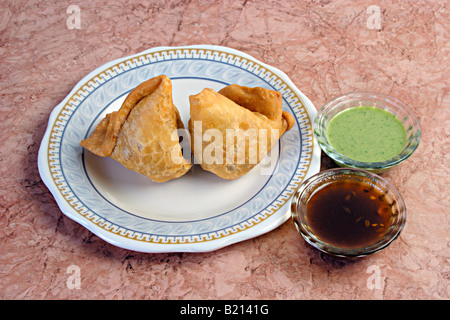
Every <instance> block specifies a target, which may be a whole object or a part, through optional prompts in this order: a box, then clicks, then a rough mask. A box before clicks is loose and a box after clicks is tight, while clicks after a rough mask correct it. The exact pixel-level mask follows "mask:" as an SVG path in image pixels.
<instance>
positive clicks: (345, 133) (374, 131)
mask: <svg viewBox="0 0 450 320" xmlns="http://www.w3.org/2000/svg"><path fill="white" fill-rule="evenodd" d="M326 134H327V138H328V141H329V143H330V145H331V146H332V147H333V148H334V149H335V150H336V151H337V152H339V153H340V154H342V155H344V156H346V157H347V158H350V159H353V160H357V161H361V162H380V161H386V160H389V159H391V158H393V157H395V156H396V155H398V154H399V153H400V152H402V150H403V148H404V147H405V144H406V130H405V127H404V126H403V124H402V122H401V121H400V120H399V119H398V118H397V117H396V116H394V115H393V114H392V113H390V112H388V111H386V110H383V109H379V108H375V107H366V106H361V107H353V108H349V109H346V110H344V111H341V112H339V113H338V114H337V115H336V116H334V117H333V118H332V119H331V120H330V122H329V123H328V127H327V130H326Z"/></svg>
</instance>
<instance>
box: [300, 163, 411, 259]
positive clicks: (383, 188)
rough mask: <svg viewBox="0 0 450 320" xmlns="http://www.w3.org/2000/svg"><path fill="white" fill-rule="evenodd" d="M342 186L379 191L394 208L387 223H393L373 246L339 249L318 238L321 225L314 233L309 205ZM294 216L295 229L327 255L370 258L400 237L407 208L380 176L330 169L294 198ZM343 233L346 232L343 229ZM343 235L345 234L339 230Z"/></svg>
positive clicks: (308, 184)
mask: <svg viewBox="0 0 450 320" xmlns="http://www.w3.org/2000/svg"><path fill="white" fill-rule="evenodd" d="M339 182H345V183H360V184H362V185H363V186H369V188H374V189H376V190H374V191H376V192H377V193H378V194H382V196H383V197H385V198H384V201H385V202H386V203H387V204H388V205H389V206H390V207H391V210H390V213H389V214H388V215H387V217H389V219H386V220H388V221H389V224H388V225H386V226H385V227H384V230H383V233H380V235H379V236H378V237H377V239H376V240H373V241H372V240H371V242H367V243H366V244H364V246H361V247H358V246H351V247H350V246H342V245H339V246H338V245H336V244H332V243H330V241H328V242H327V241H325V240H323V238H320V237H319V236H317V232H315V230H318V229H317V224H316V229H315V230H314V227H313V224H312V219H313V218H311V215H308V214H307V213H308V202H309V201H310V200H311V198H312V197H313V196H314V195H315V194H316V192H318V191H320V190H321V189H322V188H324V187H326V186H329V185H331V184H334V183H339ZM338 185H339V184H338ZM339 186H340V185H339ZM365 188H366V187H365ZM364 192H366V190H364ZM371 199H372V198H371ZM346 200H347V199H346ZM291 214H292V220H293V222H294V225H295V227H296V228H297V230H298V231H299V233H300V234H301V235H302V237H303V238H304V239H305V241H306V242H308V243H309V244H311V245H312V246H313V247H315V248H317V249H319V250H320V251H323V252H325V253H327V254H330V255H332V256H335V257H340V258H348V259H351V258H359V257H363V256H367V255H369V254H372V253H375V252H377V251H379V250H381V249H384V248H386V247H387V246H388V245H389V244H391V243H392V241H394V240H395V239H396V238H397V237H398V236H399V235H400V233H401V231H402V230H403V227H404V225H405V223H406V206H405V203H404V201H403V198H402V196H401V194H400V193H399V192H398V190H397V189H396V188H395V187H394V186H393V185H392V184H391V183H390V182H389V181H387V180H386V179H384V178H382V177H380V176H379V175H377V174H374V173H371V172H368V171H365V170H361V169H354V168H335V169H329V170H325V171H321V172H319V173H317V174H316V175H314V176H312V177H310V178H309V179H307V180H305V181H304V182H303V183H302V185H301V186H300V188H299V189H298V190H297V192H296V193H295V194H294V196H293V198H292V202H291ZM328 214H331V213H328V212H327V213H326V215H328ZM363 226H364V221H363ZM366 227H367V225H366ZM361 228H362V227H361ZM342 230H345V229H344V228H343V229H342ZM374 230H375V229H374ZM339 232H344V231H341V229H339ZM334 243H336V242H334Z"/></svg>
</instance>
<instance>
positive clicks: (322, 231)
mask: <svg viewBox="0 0 450 320" xmlns="http://www.w3.org/2000/svg"><path fill="white" fill-rule="evenodd" d="M392 205H393V204H392V203H389V199H387V197H386V196H385V194H383V193H382V192H381V191H380V190H378V189H377V188H375V187H374V186H372V185H370V184H368V183H364V182H359V181H355V180H348V181H345V180H344V181H335V182H332V183H330V184H328V185H325V186H324V187H322V188H321V189H319V190H318V191H316V192H315V193H314V194H313V195H312V196H311V198H310V199H309V201H308V204H307V207H306V219H307V220H308V225H309V228H310V229H311V230H312V231H313V232H314V234H315V235H316V236H317V237H318V238H319V239H320V240H322V241H324V242H327V243H329V244H330V245H333V246H336V247H340V248H348V249H354V248H363V247H366V246H368V245H370V244H373V243H375V242H377V241H378V240H380V239H381V238H382V237H383V235H384V234H385V233H386V231H387V230H388V229H389V226H390V221H391V217H392Z"/></svg>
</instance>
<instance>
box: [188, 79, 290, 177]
mask: <svg viewBox="0 0 450 320" xmlns="http://www.w3.org/2000/svg"><path fill="white" fill-rule="evenodd" d="M189 102H190V116H191V118H190V120H189V132H190V134H191V149H192V150H193V154H194V157H195V159H196V160H197V162H198V163H199V164H200V165H201V167H202V168H203V169H204V170H207V171H211V172H212V173H214V174H216V175H217V176H219V177H221V178H223V179H227V180H233V179H237V178H239V177H241V176H243V175H245V174H247V173H248V172H249V171H250V170H251V169H253V168H254V167H255V166H256V165H257V164H259V163H260V162H261V160H262V159H263V158H264V157H266V155H267V154H268V152H269V151H270V149H271V148H272V147H273V146H274V145H275V143H276V142H277V141H278V140H279V139H280V137H281V136H282V135H283V133H284V132H286V131H288V130H290V129H291V128H292V126H293V125H294V123H295V119H294V117H293V116H292V115H291V114H290V113H289V112H287V111H283V110H282V105H283V99H282V96H281V93H280V92H278V91H274V90H270V89H265V88H261V87H254V88H252V87H245V86H240V85H237V84H232V85H229V86H226V87H225V88H223V89H222V90H220V91H219V92H216V91H214V90H212V89H209V88H206V89H203V90H202V91H201V92H200V93H199V94H197V95H192V96H190V97H189Z"/></svg>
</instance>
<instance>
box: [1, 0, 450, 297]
mask: <svg viewBox="0 0 450 320" xmlns="http://www.w3.org/2000/svg"><path fill="white" fill-rule="evenodd" d="M69 5H77V6H78V7H79V8H80V14H81V15H80V22H81V23H80V29H70V28H69V27H68V24H67V20H68V19H69V14H68V13H67V8H68V7H69ZM372 5H375V6H377V7H378V8H379V20H376V21H379V22H380V25H379V27H380V28H378V26H376V25H374V24H373V22H374V20H373V19H374V16H373V14H374V11H371V9H370V8H369V7H370V6H372ZM1 7H2V8H1V10H0V97H1V99H0V114H1V127H0V174H1V179H0V299H122V298H125V299H449V293H450V282H449V277H450V264H449V259H450V254H449V253H450V250H449V216H450V215H449V208H450V197H449V186H450V172H449V162H450V158H449V156H450V143H449V142H450V141H449V135H450V95H449V85H450V81H449V71H450V70H449V65H450V41H449V39H450V37H449V31H450V25H449V23H448V21H449V20H450V16H449V8H450V6H449V5H448V2H447V1H372V0H371V1H362V0H358V1H351V0H348V1H329V0H324V1H259V0H258V1H254V0H249V1H217V0H216V1H212V0H210V1H200V0H193V1H140V0H139V1H135V0H132V1H117V0H116V1H104V0H101V1H86V0H73V1H72V0H71V1H57V2H55V1H28V0H27V1H24V0H20V1H16V0H15V1H2V5H1ZM375 18H376V16H375ZM69 22H70V21H69ZM69 25H70V23H69ZM190 44H217V45H223V46H228V47H232V48H235V49H238V50H241V51H243V52H246V53H248V54H250V55H252V56H254V57H255V58H257V59H259V60H261V61H263V62H266V63H268V64H271V65H273V66H275V67H277V68H279V69H281V70H283V71H284V72H285V73H286V74H287V75H288V76H289V77H290V78H291V79H292V81H293V82H294V83H295V84H296V85H297V87H298V88H299V89H300V90H301V91H302V92H304V93H305V94H306V95H307V96H308V97H309V98H310V99H311V100H312V102H313V103H314V104H315V106H316V107H317V108H319V107H320V106H321V105H322V104H323V103H325V102H326V101H327V100H328V99H330V98H332V97H334V96H336V95H339V94H342V93H346V92H349V91H354V90H372V91H378V92H383V93H386V94H389V95H392V96H394V97H396V98H398V99H400V100H402V101H403V102H404V103H406V104H407V105H409V106H410V107H411V108H412V109H413V110H414V111H415V113H416V114H417V116H418V117H419V119H420V122H421V125H422V129H423V136H422V143H421V145H420V146H419V148H418V150H417V151H416V153H415V154H414V155H413V156H412V157H411V158H410V159H408V160H407V161H406V162H405V163H403V164H401V165H400V166H398V167H396V168H394V169H393V170H391V171H390V172H388V173H387V174H385V177H386V178H387V179H389V180H390V181H391V182H392V183H394V184H395V185H396V186H397V187H398V188H399V190H400V192H401V193H402V195H403V197H404V199H405V201H406V204H407V207H408V222H407V225H406V227H405V229H404V232H403V233H402V235H401V236H400V238H399V239H398V240H397V241H395V242H394V243H393V244H392V245H391V246H390V247H388V248H387V249H386V250H384V251H382V252H380V253H377V254H375V255H373V256H370V257H368V258H365V259H362V260H358V261H354V262H342V261H338V260H334V259H332V258H330V257H327V256H325V255H323V254H321V253H319V252H318V251H316V250H314V249H312V248H310V247H309V246H307V245H306V244H305V242H304V241H303V240H302V239H301V237H300V235H299V234H298V233H297V232H296V230H295V228H294V226H293V224H292V222H291V221H288V222H286V223H285V224H283V225H282V226H281V227H279V228H277V229H276V230H274V231H272V232H270V233H268V234H265V235H262V236H260V237H258V238H255V239H252V240H249V241H245V242H241V243H238V244H235V245H232V246H229V247H226V248H223V249H220V250H217V251H214V252H209V253H198V254H187V253H179V254H176V253H171V254H143V253H137V252H132V251H127V250H123V249H120V248H117V247H114V246H112V245H110V244H108V243H106V242H104V241H103V240H101V239H100V238H98V237H97V236H95V235H93V234H92V233H90V232H89V231H87V230H86V229H85V228H83V227H81V226H80V225H79V224H77V223H75V222H73V221H72V220H70V219H69V218H67V217H66V216H64V215H63V214H62V213H61V211H60V210H59V208H58V206H57V204H56V202H55V201H54V199H53V197H52V196H51V194H50V192H49V191H48V190H47V188H46V186H45V185H44V184H43V183H42V181H41V179H40V176H39V173H38V170H37V164H36V159H37V152H38V149H39V145H40V142H41V140H42V137H43V134H44V131H45V128H46V126H47V121H48V117H49V115H50V112H51V111H52V109H53V108H54V107H55V106H56V105H57V104H58V103H59V102H60V101H61V100H62V99H64V97H65V96H66V95H67V94H68V93H69V92H70V90H71V89H72V88H73V86H74V85H75V84H76V83H77V82H78V81H80V80H81V79H82V78H83V77H84V76H85V75H86V74H88V73H89V72H90V71H92V70H94V69H95V68H97V67H99V66H101V65H103V64H104V63H106V62H108V61H110V60H113V59H116V58H120V57H124V56H127V55H130V54H135V53H139V52H141V51H143V50H145V49H148V48H152V47H155V46H178V45H190ZM331 166H333V165H332V163H331V161H330V160H329V159H328V158H327V157H325V156H323V157H322V168H329V167H331ZM73 265H75V266H77V267H78V268H79V271H80V288H79V289H71V287H70V285H69V286H68V285H67V284H68V282H67V280H68V279H69V277H70V276H71V275H72V273H71V269H70V268H69V267H70V266H73ZM374 270H375V271H374ZM374 276H377V277H378V278H376V281H375V280H374V279H375V278H374Z"/></svg>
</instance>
